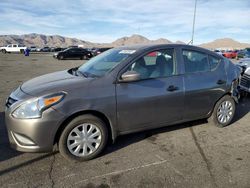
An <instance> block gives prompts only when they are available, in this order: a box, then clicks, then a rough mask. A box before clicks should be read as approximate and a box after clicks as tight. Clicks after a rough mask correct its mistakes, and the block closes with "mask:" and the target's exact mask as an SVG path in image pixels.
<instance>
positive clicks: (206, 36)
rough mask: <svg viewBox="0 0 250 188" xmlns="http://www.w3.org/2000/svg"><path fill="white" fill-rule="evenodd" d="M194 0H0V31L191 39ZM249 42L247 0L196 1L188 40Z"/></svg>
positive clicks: (249, 6)
mask: <svg viewBox="0 0 250 188" xmlns="http://www.w3.org/2000/svg"><path fill="white" fill-rule="evenodd" d="M194 5H195V0H143V1H142V0H25V1H21V0H1V1H0V35H3V34H4V35H5V34H18V35H20V34H28V33H39V34H47V35H62V36H67V37H73V38H78V39H82V40H86V41H90V42H100V43H102V42H112V41H114V40H116V39H117V38H120V37H124V36H131V35H132V34H140V35H143V36H145V37H147V38H149V39H151V40H154V39H158V38H166V39H168V40H171V41H173V42H175V41H177V40H181V41H183V42H188V41H190V40H191V35H192V23H193V14H194ZM218 38H233V39H235V40H238V41H240V42H247V43H250V0H197V12H196V23H195V35H194V44H201V43H204V42H209V41H212V40H215V39H218Z"/></svg>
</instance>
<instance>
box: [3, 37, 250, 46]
mask: <svg viewBox="0 0 250 188" xmlns="http://www.w3.org/2000/svg"><path fill="white" fill-rule="evenodd" d="M169 43H179V44H185V43H184V42H182V41H176V42H172V41H170V40H168V39H164V38H160V39H157V40H150V39H148V38H146V37H144V36H141V35H132V36H130V37H122V38H119V39H117V40H115V41H113V42H111V43H93V42H89V41H85V40H80V39H76V38H69V37H63V36H60V35H43V34H36V33H32V34H25V35H0V46H3V45H6V44H24V45H26V46H37V47H43V46H50V47H68V46H74V45H83V46H84V47H117V46H124V45H133V44H169ZM199 46H201V47H204V48H210V49H217V48H228V49H239V48H246V47H250V44H247V43H240V42H238V41H235V40H233V39H231V38H223V39H217V40H214V41H212V42H209V43H204V44H201V45H199Z"/></svg>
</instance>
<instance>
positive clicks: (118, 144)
mask: <svg viewBox="0 0 250 188" xmlns="http://www.w3.org/2000/svg"><path fill="white" fill-rule="evenodd" d="M204 123H207V120H206V119H202V120H196V121H190V122H186V123H181V124H176V125H172V126H166V127H162V128H156V129H151V130H146V131H142V132H138V133H132V134H128V135H122V136H119V137H118V138H117V140H116V141H115V143H114V144H109V146H108V147H107V149H106V150H105V151H104V152H103V154H102V155H101V156H104V155H106V154H109V153H112V152H114V151H117V150H120V149H122V148H124V147H126V146H129V145H131V144H135V143H137V142H140V141H142V140H145V139H149V140H150V141H154V140H155V139H156V138H155V135H157V134H160V133H166V132H171V131H176V130H180V129H184V128H188V127H192V126H196V125H200V124H204Z"/></svg>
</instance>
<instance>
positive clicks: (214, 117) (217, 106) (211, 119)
mask: <svg viewBox="0 0 250 188" xmlns="http://www.w3.org/2000/svg"><path fill="white" fill-rule="evenodd" d="M226 101H227V102H228V103H230V104H231V106H230V112H231V115H230V116H228V117H229V118H228V120H226V121H225V122H221V121H220V120H219V117H218V112H219V109H220V108H221V105H222V104H225V102H226ZM235 110H236V105H235V101H234V99H233V98H232V97H231V96H229V95H225V96H224V97H222V98H221V99H220V100H219V101H218V102H217V103H216V104H215V106H214V109H213V113H212V114H211V116H210V117H209V118H208V122H211V123H213V124H214V125H216V126H217V127H225V126H227V125H229V124H230V123H231V122H232V120H233V118H234V115H235Z"/></svg>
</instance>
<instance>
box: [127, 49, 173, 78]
mask: <svg viewBox="0 0 250 188" xmlns="http://www.w3.org/2000/svg"><path fill="white" fill-rule="evenodd" d="M128 71H136V72H138V73H139V74H140V78H141V79H149V78H160V77H167V76H172V75H174V74H175V56H174V49H166V50H159V51H153V52H150V53H148V54H147V55H145V56H143V57H141V58H139V59H138V60H136V61H135V62H134V63H133V64H132V65H131V66H130V67H129V69H128Z"/></svg>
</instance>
